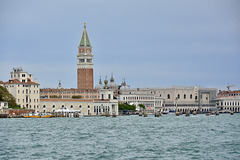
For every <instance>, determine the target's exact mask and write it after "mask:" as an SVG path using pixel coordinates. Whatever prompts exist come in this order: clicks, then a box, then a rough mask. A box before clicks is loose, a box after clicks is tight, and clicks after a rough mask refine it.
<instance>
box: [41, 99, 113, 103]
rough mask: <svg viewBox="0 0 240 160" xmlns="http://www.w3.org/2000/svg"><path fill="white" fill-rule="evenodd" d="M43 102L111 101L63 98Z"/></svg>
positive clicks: (104, 100)
mask: <svg viewBox="0 0 240 160" xmlns="http://www.w3.org/2000/svg"><path fill="white" fill-rule="evenodd" d="M40 101H41V102H94V101H103V102H107V101H109V99H94V100H93V99H61V98H51V99H49V98H42V99H40Z"/></svg>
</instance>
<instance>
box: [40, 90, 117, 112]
mask: <svg viewBox="0 0 240 160" xmlns="http://www.w3.org/2000/svg"><path fill="white" fill-rule="evenodd" d="M99 92H100V95H101V96H100V98H96V99H63V98H55V99H46V98H44V99H41V104H40V105H41V107H40V108H41V110H40V112H44V113H45V112H56V111H57V110H60V109H68V110H75V111H78V112H80V113H82V114H84V115H102V114H106V113H109V114H110V115H113V114H116V115H118V100H117V99H113V91H112V90H108V89H101V90H100V91H99Z"/></svg>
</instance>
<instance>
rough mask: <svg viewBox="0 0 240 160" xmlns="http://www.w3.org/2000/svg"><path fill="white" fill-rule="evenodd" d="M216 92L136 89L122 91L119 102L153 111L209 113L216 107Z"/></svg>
mask: <svg viewBox="0 0 240 160" xmlns="http://www.w3.org/2000/svg"><path fill="white" fill-rule="evenodd" d="M216 92H217V89H216V88H204V87H198V86H173V87H168V88H135V89H126V90H122V92H121V95H120V96H119V97H120V98H119V101H120V102H123V103H129V104H130V103H133V104H136V105H137V104H141V103H142V104H144V105H145V107H146V108H148V109H151V111H152V110H154V111H159V110H160V111H169V110H174V111H175V110H177V111H179V112H186V111H203V112H205V111H206V112H207V111H209V110H210V109H211V108H215V107H216ZM149 107H150V108H149Z"/></svg>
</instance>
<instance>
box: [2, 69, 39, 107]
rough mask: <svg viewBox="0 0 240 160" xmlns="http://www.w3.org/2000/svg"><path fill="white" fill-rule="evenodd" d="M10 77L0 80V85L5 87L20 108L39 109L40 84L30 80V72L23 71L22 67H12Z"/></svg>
mask: <svg viewBox="0 0 240 160" xmlns="http://www.w3.org/2000/svg"><path fill="white" fill-rule="evenodd" d="M10 77H12V78H11V79H10V80H9V81H7V82H2V81H0V85H1V86H4V87H5V88H7V90H8V91H9V93H10V94H12V95H13V96H14V97H15V98H16V103H17V104H18V105H20V106H21V108H27V109H35V110H39V109H40V108H39V107H40V106H39V104H40V85H39V84H38V83H35V82H33V81H32V79H33V78H32V74H28V73H27V72H24V71H23V70H22V68H18V69H15V68H14V69H13V71H12V72H11V73H10ZM27 77H31V78H27ZM14 78H15V79H14Z"/></svg>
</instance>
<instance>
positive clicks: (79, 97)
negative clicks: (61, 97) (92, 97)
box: [72, 96, 82, 99]
mask: <svg viewBox="0 0 240 160" xmlns="http://www.w3.org/2000/svg"><path fill="white" fill-rule="evenodd" d="M81 98H82V96H72V99H81Z"/></svg>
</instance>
